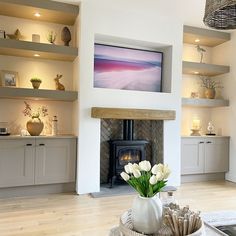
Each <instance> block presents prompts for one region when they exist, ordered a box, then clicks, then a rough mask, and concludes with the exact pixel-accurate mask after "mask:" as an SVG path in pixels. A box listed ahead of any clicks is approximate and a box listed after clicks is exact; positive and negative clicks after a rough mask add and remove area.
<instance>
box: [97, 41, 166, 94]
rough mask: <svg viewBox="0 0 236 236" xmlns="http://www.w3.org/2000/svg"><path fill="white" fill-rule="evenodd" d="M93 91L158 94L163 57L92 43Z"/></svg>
mask: <svg viewBox="0 0 236 236" xmlns="http://www.w3.org/2000/svg"><path fill="white" fill-rule="evenodd" d="M94 47H95V49H94V87H95V88H110V89H125V90H137V91H149V92H161V84H162V62H163V53H162V52H157V51H149V50H143V49H135V48H127V47H119V46H111V45H105V44H98V43H95V46H94Z"/></svg>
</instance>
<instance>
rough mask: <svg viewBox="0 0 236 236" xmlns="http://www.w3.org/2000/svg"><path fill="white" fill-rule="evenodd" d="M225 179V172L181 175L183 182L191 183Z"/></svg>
mask: <svg viewBox="0 0 236 236" xmlns="http://www.w3.org/2000/svg"><path fill="white" fill-rule="evenodd" d="M211 180H225V173H212V174H195V175H181V183H191V182H199V181H211Z"/></svg>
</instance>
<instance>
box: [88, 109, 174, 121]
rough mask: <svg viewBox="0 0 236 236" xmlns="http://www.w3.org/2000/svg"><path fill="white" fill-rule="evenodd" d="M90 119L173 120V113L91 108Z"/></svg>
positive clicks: (167, 111) (168, 111)
mask: <svg viewBox="0 0 236 236" xmlns="http://www.w3.org/2000/svg"><path fill="white" fill-rule="evenodd" d="M91 117H93V118H103V119H122V120H123V119H132V120H174V119H175V111H172V110H149V109H129V108H104V107H92V109H91Z"/></svg>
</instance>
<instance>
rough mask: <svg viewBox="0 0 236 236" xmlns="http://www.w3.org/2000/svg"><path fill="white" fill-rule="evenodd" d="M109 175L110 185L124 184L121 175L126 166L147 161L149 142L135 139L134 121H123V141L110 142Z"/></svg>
mask: <svg viewBox="0 0 236 236" xmlns="http://www.w3.org/2000/svg"><path fill="white" fill-rule="evenodd" d="M108 143H109V150H110V155H109V174H108V183H109V184H110V187H113V185H114V183H115V182H123V180H122V178H121V177H120V174H121V172H122V171H124V166H125V165H127V164H128V163H129V162H130V163H138V162H140V161H143V160H146V145H147V144H148V143H149V141H147V140H140V139H134V121H133V120H123V139H114V140H112V139H111V140H109V141H108Z"/></svg>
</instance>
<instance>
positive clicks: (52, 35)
mask: <svg viewBox="0 0 236 236" xmlns="http://www.w3.org/2000/svg"><path fill="white" fill-rule="evenodd" d="M56 38H57V34H56V33H54V32H53V31H50V32H49V33H48V35H47V40H48V42H49V43H54V42H55V40H56Z"/></svg>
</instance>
